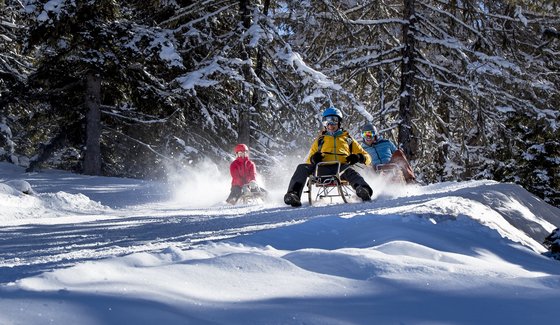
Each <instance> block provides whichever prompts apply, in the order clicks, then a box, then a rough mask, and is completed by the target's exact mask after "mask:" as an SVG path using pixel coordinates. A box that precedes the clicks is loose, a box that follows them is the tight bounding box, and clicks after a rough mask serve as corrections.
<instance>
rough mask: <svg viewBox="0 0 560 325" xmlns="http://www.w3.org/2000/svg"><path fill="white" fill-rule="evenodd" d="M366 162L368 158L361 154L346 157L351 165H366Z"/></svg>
mask: <svg viewBox="0 0 560 325" xmlns="http://www.w3.org/2000/svg"><path fill="white" fill-rule="evenodd" d="M365 161H366V158H365V157H364V155H362V154H361V153H359V154H354V153H353V154H351V155H349V156H348V157H346V162H347V163H349V164H350V165H354V164H356V163H364V162H365Z"/></svg>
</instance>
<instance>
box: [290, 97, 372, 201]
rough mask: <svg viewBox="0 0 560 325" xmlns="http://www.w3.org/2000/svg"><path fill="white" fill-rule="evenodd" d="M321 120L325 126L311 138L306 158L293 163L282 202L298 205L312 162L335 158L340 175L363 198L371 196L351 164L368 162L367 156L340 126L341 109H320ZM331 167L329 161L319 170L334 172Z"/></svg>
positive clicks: (327, 172)
mask: <svg viewBox="0 0 560 325" xmlns="http://www.w3.org/2000/svg"><path fill="white" fill-rule="evenodd" d="M322 120H323V126H324V127H325V130H324V131H323V132H322V134H321V135H320V136H319V137H317V138H316V139H315V141H313V145H312V146H311V149H310V150H309V155H308V156H307V160H306V162H305V163H304V164H300V165H298V166H297V168H296V171H295V172H294V175H293V176H292V179H291V180H290V185H288V192H287V193H286V195H284V202H285V203H286V204H288V205H291V206H293V207H299V206H301V193H302V192H303V187H304V186H305V183H306V180H307V177H309V175H311V174H312V173H313V172H314V171H315V165H316V164H317V163H319V162H321V161H339V162H340V163H341V168H340V170H341V171H342V170H344V173H343V174H342V175H341V176H340V178H341V179H343V180H347V181H348V183H350V185H351V186H352V188H354V190H355V191H356V195H358V197H360V198H361V199H362V200H363V201H369V200H371V194H372V192H373V191H372V190H371V187H370V186H369V185H368V184H367V183H366V181H365V180H364V178H363V177H362V176H361V175H360V174H359V173H358V172H357V171H356V170H354V168H353V167H352V165H354V164H356V163H362V164H365V165H369V164H370V163H371V157H370V156H369V154H368V153H367V152H366V151H365V150H364V149H363V148H362V146H361V145H360V144H359V143H358V142H357V141H356V140H354V139H352V138H351V137H350V135H349V134H348V132H347V131H345V130H344V129H342V128H341V127H340V124H341V122H342V112H341V111H340V110H339V109H337V108H334V107H329V108H327V109H326V110H325V111H323V119H322ZM335 168H336V167H335V166H333V165H330V166H324V167H323V166H321V170H320V173H321V174H325V175H326V174H334V173H335V172H336V171H335V170H332V169H335ZM323 169H324V170H323Z"/></svg>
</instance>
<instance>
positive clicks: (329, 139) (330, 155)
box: [305, 130, 371, 165]
mask: <svg viewBox="0 0 560 325" xmlns="http://www.w3.org/2000/svg"><path fill="white" fill-rule="evenodd" d="M321 138H322V139H323V140H322V141H323V145H322V146H321V153H322V154H323V161H335V160H338V161H339V162H340V163H341V164H345V163H346V157H348V155H350V154H359V153H361V154H362V155H364V157H365V159H366V161H365V165H369V164H371V157H370V156H369V154H368V153H367V151H365V150H364V148H362V146H361V145H360V143H358V142H357V141H356V140H354V139H353V138H352V137H350V135H349V134H348V132H347V131H344V130H338V131H336V132H335V134H334V135H329V134H327V133H326V132H323V134H322V135H320V136H318V137H317V138H316V139H315V141H313V144H312V145H311V149H310V150H309V154H308V155H307V159H306V160H305V162H306V163H308V164H310V163H311V156H313V154H315V153H316V152H317V151H318V150H319V140H320V139H321ZM350 139H351V141H349V140H350Z"/></svg>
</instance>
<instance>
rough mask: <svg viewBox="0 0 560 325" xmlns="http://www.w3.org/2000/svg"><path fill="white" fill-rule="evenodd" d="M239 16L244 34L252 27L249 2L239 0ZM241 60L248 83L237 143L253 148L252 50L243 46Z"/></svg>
mask: <svg viewBox="0 0 560 325" xmlns="http://www.w3.org/2000/svg"><path fill="white" fill-rule="evenodd" d="M239 16H240V20H241V22H242V23H243V27H244V29H243V33H245V32H246V31H247V30H248V29H249V28H250V27H251V11H250V8H249V0H239ZM240 56H241V59H242V60H243V61H244V62H245V64H244V65H243V68H242V69H243V77H244V79H245V81H246V82H244V83H243V95H242V98H241V105H240V112H239V122H238V130H237V142H238V143H245V144H247V145H249V146H251V143H250V142H251V141H250V140H251V107H252V102H253V95H252V94H253V91H254V90H253V89H251V88H250V86H249V83H250V81H251V80H252V79H253V77H252V73H251V69H252V67H251V63H250V62H251V50H250V49H248V48H247V47H246V46H245V44H241V55H240Z"/></svg>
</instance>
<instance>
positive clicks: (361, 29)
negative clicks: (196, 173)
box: [0, 0, 560, 206]
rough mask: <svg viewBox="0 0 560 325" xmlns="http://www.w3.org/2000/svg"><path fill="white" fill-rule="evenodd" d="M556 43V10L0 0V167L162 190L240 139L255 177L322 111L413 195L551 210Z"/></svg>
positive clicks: (544, 3) (506, 3) (386, 3)
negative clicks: (498, 186) (384, 152)
mask: <svg viewBox="0 0 560 325" xmlns="http://www.w3.org/2000/svg"><path fill="white" fill-rule="evenodd" d="M559 30H560V3H558V1H556V0H520V1H512V0H363V1H358V0H340V1H331V0H284V1H275V0H200V1H180V0H176V1H173V0H170V1H165V0H162V1H132V0H131V1H114V0H98V1H90V0H83V1H78V0H49V1H34V0H29V1H27V0H0V160H5V161H9V162H11V163H14V164H18V165H23V166H26V167H27V168H28V170H29V171H33V170H37V169H38V168H41V167H44V166H49V167H54V168H60V169H65V170H73V171H76V172H79V173H84V174H90V175H106V176H119V177H134V178H148V179H162V178H165V177H166V174H167V172H168V170H169V168H170V166H172V167H173V168H185V167H187V166H189V165H195V164H197V163H198V162H200V161H201V160H204V159H211V160H213V161H215V162H216V163H218V164H224V166H225V165H226V164H227V163H229V161H230V160H231V157H232V153H231V150H232V148H233V146H234V145H235V144H236V143H239V142H244V143H247V144H248V145H249V146H250V147H251V149H252V157H253V158H254V160H255V161H256V163H257V165H258V166H259V172H261V173H262V174H263V175H264V176H265V177H266V176H267V175H268V174H272V173H273V171H274V170H275V169H277V168H278V164H277V162H278V161H281V160H282V159H289V157H291V156H293V155H300V156H301V155H305V154H306V153H307V150H308V148H309V146H310V142H311V139H312V138H313V137H315V136H316V135H317V132H318V130H319V128H320V113H321V111H322V110H323V109H324V108H326V107H328V106H335V107H337V108H339V109H341V110H342V111H343V113H344V122H343V126H344V127H345V128H346V129H348V130H349V131H350V133H351V134H352V135H354V136H355V137H358V136H359V128H360V126H361V125H363V124H364V123H366V122H373V123H374V124H375V125H376V126H377V127H378V129H380V130H382V131H383V134H384V136H385V137H386V138H390V139H392V140H394V141H395V142H396V143H398V144H399V146H401V147H402V148H403V150H404V151H405V153H406V154H407V156H408V157H409V158H410V160H411V162H412V164H413V166H414V169H415V171H416V173H417V174H418V176H419V178H420V179H421V180H423V181H424V182H426V183H431V182H439V181H447V180H470V179H493V180H497V181H500V182H514V183H518V184H520V185H522V186H523V187H524V188H526V189H527V190H529V191H531V192H533V193H535V194H537V195H539V196H540V197H541V198H543V199H544V200H545V201H546V202H548V203H550V204H552V205H555V206H560V177H559V175H560V142H559V140H558V139H560V131H559V125H558V121H559V115H560V113H559V112H560V91H559V87H558V85H559V84H560V32H558V31H559ZM290 173H291V171H290Z"/></svg>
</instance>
